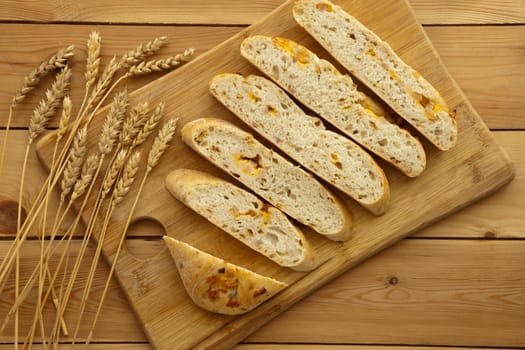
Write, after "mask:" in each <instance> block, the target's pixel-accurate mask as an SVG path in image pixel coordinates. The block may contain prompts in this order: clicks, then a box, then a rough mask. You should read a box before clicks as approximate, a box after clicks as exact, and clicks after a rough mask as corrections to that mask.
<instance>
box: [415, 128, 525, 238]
mask: <svg viewBox="0 0 525 350" xmlns="http://www.w3.org/2000/svg"><path fill="white" fill-rule="evenodd" d="M492 135H493V136H494V137H495V139H496V141H497V142H498V143H499V144H500V145H502V147H503V148H504V149H505V151H507V153H508V154H509V156H510V158H511V159H512V160H513V162H514V166H515V168H516V177H515V178H514V180H513V181H512V182H511V183H510V184H508V185H507V186H505V187H504V188H502V189H501V190H499V191H498V192H496V193H494V194H493V195H491V196H489V197H488V198H485V199H482V200H481V201H479V202H477V203H476V204H474V205H472V206H469V207H468V208H465V209H463V210H461V211H459V212H458V213H456V214H453V215H451V216H449V217H447V218H445V219H443V220H441V221H439V222H438V223H436V224H434V225H431V226H429V227H427V228H424V229H422V230H421V231H419V232H418V233H417V234H416V235H415V237H442V238H446V237H448V238H450V237H457V238H460V237H472V238H489V239H494V238H525V215H524V213H525V196H524V195H522V193H525V157H524V156H523V149H524V148H525V138H524V137H523V136H524V132H523V131H495V132H492Z"/></svg>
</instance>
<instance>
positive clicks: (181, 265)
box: [163, 236, 287, 315]
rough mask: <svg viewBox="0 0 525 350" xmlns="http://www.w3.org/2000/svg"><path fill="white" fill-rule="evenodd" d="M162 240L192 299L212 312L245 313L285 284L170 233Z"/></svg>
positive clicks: (284, 286) (226, 313) (278, 290)
mask: <svg viewBox="0 0 525 350" xmlns="http://www.w3.org/2000/svg"><path fill="white" fill-rule="evenodd" d="M163 239H164V242H165V243H166V245H167V246H168V249H169V251H170V253H171V256H172V257H173V260H174V261H175V265H176V266H177V269H178V271H179V275H180V278H181V279H182V283H183V284H184V288H185V289H186V292H187V293H188V295H189V296H190V298H191V300H193V302H194V303H195V304H197V305H198V306H200V307H202V308H203V309H206V310H208V311H211V312H216V313H219V314H225V315H239V314H243V313H246V312H248V311H250V310H252V309H254V308H256V307H257V306H259V305H260V304H262V303H263V302H264V301H266V300H268V299H270V298H271V297H272V296H274V295H275V294H277V293H279V292H280V291H281V290H283V289H284V288H286V287H287V285H286V284H285V283H282V282H280V281H277V280H275V279H273V278H269V277H265V276H261V275H259V274H257V273H255V272H253V271H250V270H248V269H245V268H243V267H240V266H237V265H234V264H231V263H228V262H226V261H224V260H223V259H220V258H217V257H215V256H213V255H210V254H208V253H205V252H203V251H202V250H199V249H197V248H195V247H192V246H191V245H189V244H186V243H184V242H181V241H178V240H176V239H174V238H171V237H169V236H164V237H163Z"/></svg>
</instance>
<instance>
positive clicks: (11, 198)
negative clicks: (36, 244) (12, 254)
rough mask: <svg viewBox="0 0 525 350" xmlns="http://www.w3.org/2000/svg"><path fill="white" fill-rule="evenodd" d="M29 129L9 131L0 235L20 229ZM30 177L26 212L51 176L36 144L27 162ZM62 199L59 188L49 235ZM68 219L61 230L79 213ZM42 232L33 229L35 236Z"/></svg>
mask: <svg viewBox="0 0 525 350" xmlns="http://www.w3.org/2000/svg"><path fill="white" fill-rule="evenodd" d="M4 136H5V131H4V130H0V140H2V142H3V140H4ZM27 138H28V133H27V131H26V130H12V131H11V132H10V134H9V138H8V143H7V147H6V149H7V152H6V158H5V167H4V170H3V174H2V179H1V181H0V237H4V236H10V237H12V236H13V233H14V232H16V220H17V216H18V215H17V208H18V193H19V191H20V174H21V172H22V165H23V161H24V153H25V148H26V144H27ZM27 167H28V170H27V174H28V175H27V177H26V181H25V182H24V191H23V196H22V207H23V210H24V213H25V212H27V211H29V210H30V208H31V206H32V204H33V203H34V199H35V198H36V197H37V195H38V193H39V192H40V189H41V188H42V186H43V183H44V181H45V180H46V178H47V172H46V171H45V169H44V168H42V164H41V162H40V161H39V160H38V158H37V156H36V152H35V148H34V146H33V147H32V148H31V151H30V153H29V158H28V162H27ZM59 200H60V194H59V193H57V192H55V193H53V195H52V196H51V198H50V201H49V208H50V210H49V211H48V215H47V217H48V219H47V221H46V222H47V225H46V228H45V233H46V235H50V234H51V232H52V229H53V223H54V218H55V211H54V210H52V209H51V208H56V207H57V206H58V203H59ZM70 213H71V215H67V216H66V217H65V219H64V223H63V225H62V226H61V229H60V230H59V234H60V232H65V230H66V228H67V227H70V226H71V224H72V222H73V221H74V220H75V215H73V212H70ZM81 230H82V225H80V226H79V227H78V232H80V231H81ZM41 234H42V230H41V229H40V228H38V229H35V230H34V231H32V232H31V234H30V237H31V236H35V237H36V236H38V235H41Z"/></svg>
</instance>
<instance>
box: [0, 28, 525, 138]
mask: <svg viewBox="0 0 525 350" xmlns="http://www.w3.org/2000/svg"><path fill="white" fill-rule="evenodd" d="M241 29H242V28H241V27H171V26H158V27H151V26H118V25H112V26H107V25H93V26H90V25H75V26H68V25H37V24H27V25H19V24H0V52H1V56H0V57H1V59H0V76H2V78H3V79H4V81H5V84H2V85H1V86H0V125H5V124H6V121H7V114H8V108H9V104H10V102H11V98H12V96H13V95H14V93H15V91H16V89H17V88H18V86H19V85H20V84H21V82H22V80H23V77H24V75H25V74H27V72H28V71H30V70H31V69H32V68H33V67H35V66H36V65H37V64H38V63H39V62H40V61H41V60H43V59H44V58H46V57H48V56H49V55H51V54H52V52H53V51H55V50H57V49H58V48H59V47H61V46H63V45H66V44H67V43H74V44H75V45H77V50H76V57H75V59H74V62H76V63H75V64H74V66H73V69H74V75H73V85H72V91H73V93H72V99H73V105H74V106H77V107H78V106H79V104H80V101H79V100H80V98H81V97H82V94H83V85H84V79H83V71H84V67H83V66H82V64H83V63H84V60H85V40H86V39H87V36H88V34H89V32H90V31H91V30H98V31H99V32H100V33H101V35H102V45H103V49H102V54H103V60H104V61H105V62H107V60H108V59H109V56H110V55H113V54H122V53H123V52H124V51H125V50H127V49H129V48H131V47H134V46H135V45H136V44H138V42H143V41H147V40H150V39H151V38H153V37H155V36H159V35H164V34H165V35H168V36H169V37H170V38H171V41H170V44H169V46H168V47H167V48H166V49H165V50H163V51H162V52H161V56H162V55H168V54H172V53H176V52H180V51H182V50H184V49H185V48H186V47H188V46H194V47H196V48H197V53H196V54H197V55H198V54H201V53H203V52H205V51H207V50H209V49H210V48H212V47H213V46H215V45H216V44H218V43H220V42H222V41H223V40H225V39H226V38H228V37H230V36H231V35H233V34H235V33H237V32H238V31H240V30H241ZM425 30H426V32H427V34H428V35H429V37H430V39H431V40H432V42H433V44H434V46H435V48H436V50H437V51H438V53H439V54H440V56H441V58H442V59H443V61H444V63H445V66H446V67H447V68H448V70H449V71H450V72H451V74H452V76H453V77H454V78H455V80H456V81H457V82H458V84H459V86H460V87H461V88H462V89H463V91H464V92H465V94H466V95H467V97H468V98H469V100H470V101H471V103H472V105H473V106H474V108H475V109H476V111H477V112H478V113H479V114H480V115H481V117H482V118H483V120H484V121H485V123H487V125H488V126H489V127H490V128H491V129H525V118H523V113H522V103H521V101H524V100H525V79H523V78H522V77H523V76H525V61H524V60H523V59H522V55H523V41H520V40H516V38H520V37H525V27H521V26H517V27H505V26H501V27H499V26H498V27H494V26H490V27H484V26H475V27H463V26H462V27H426V28H425ZM35 33H38V35H35ZM158 77H159V75H158V74H154V75H152V76H146V77H143V78H140V79H133V80H128V81H127V82H126V86H127V87H128V88H129V89H130V90H134V89H136V88H138V87H140V86H142V85H144V84H146V83H148V82H150V81H152V80H154V79H155V78H158ZM41 92H42V89H40V90H38V92H37V93H33V94H31V95H30V98H29V99H28V100H27V101H26V102H24V103H23V104H21V105H20V107H19V109H17V112H16V118H15V119H14V122H13V125H14V126H17V127H25V126H27V123H28V121H27V118H28V116H29V115H30V113H31V111H32V109H33V108H34V106H35V104H36V103H37V99H38V98H39V95H38V93H41ZM57 123H58V122H57V121H56V120H53V121H52V122H51V125H52V126H56V125H57Z"/></svg>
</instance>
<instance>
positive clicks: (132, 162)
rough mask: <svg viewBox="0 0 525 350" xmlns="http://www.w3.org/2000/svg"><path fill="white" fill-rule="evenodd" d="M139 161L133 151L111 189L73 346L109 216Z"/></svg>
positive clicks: (75, 334)
mask: <svg viewBox="0 0 525 350" xmlns="http://www.w3.org/2000/svg"><path fill="white" fill-rule="evenodd" d="M140 159H141V153H140V151H135V152H134V153H133V154H132V155H131V156H130V157H129V159H128V161H127V162H126V165H125V166H124V169H123V171H122V174H121V176H120V177H119V178H118V180H117V183H116V184H115V188H114V189H113V194H112V196H111V199H110V204H109V206H108V208H107V210H106V214H105V217H104V223H103V225H102V229H101V231H100V235H99V237H98V243H97V249H96V251H95V256H94V257H93V261H92V263H91V268H90V270H89V275H88V278H87V281H86V285H85V288H84V293H83V294H82V299H81V304H80V311H79V316H78V317H79V318H78V321H77V325H76V327H75V332H74V335H73V344H74V343H75V339H76V337H77V335H78V331H79V330H80V324H81V321H82V316H83V314H84V311H85V307H86V302H87V299H88V296H89V293H90V291H91V286H92V284H93V280H94V274H95V269H96V267H97V264H98V260H99V258H100V253H101V251H102V246H103V245H104V240H105V235H106V232H107V228H108V225H109V219H110V218H111V215H112V214H113V212H114V210H115V208H116V207H117V205H119V204H120V203H121V202H122V201H123V200H124V198H125V196H126V195H127V194H128V193H129V191H130V190H131V186H132V185H133V182H134V181H135V178H136V177H137V172H138V170H139V164H140Z"/></svg>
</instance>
